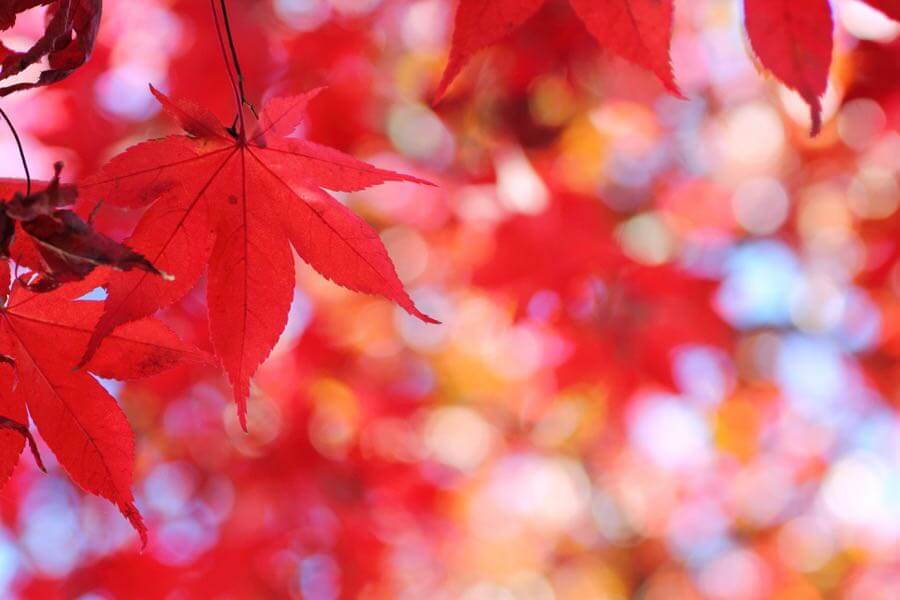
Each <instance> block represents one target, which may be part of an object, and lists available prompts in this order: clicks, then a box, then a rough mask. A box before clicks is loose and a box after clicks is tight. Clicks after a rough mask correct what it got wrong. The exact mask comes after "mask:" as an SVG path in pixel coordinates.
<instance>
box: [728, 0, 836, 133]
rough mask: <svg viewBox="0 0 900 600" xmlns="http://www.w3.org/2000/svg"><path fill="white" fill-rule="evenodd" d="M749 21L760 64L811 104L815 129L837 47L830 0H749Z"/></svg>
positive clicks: (746, 5)
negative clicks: (834, 51) (835, 46)
mask: <svg viewBox="0 0 900 600" xmlns="http://www.w3.org/2000/svg"><path fill="white" fill-rule="evenodd" d="M744 22H745V24H746V27H747V35H748V37H749V38H750V45H751V46H752V47H753V52H754V53H755V54H756V56H757V57H758V58H759V62H760V64H761V65H762V66H763V67H764V68H765V69H767V70H768V71H771V72H772V74H773V75H774V76H775V77H777V78H778V79H779V80H780V81H781V82H782V83H784V84H785V85H787V86H788V87H789V88H791V89H794V90H796V91H797V92H798V93H799V94H800V95H801V96H802V97H803V99H804V100H805V101H806V103H807V104H809V108H810V112H811V113H812V134H813V135H816V134H817V133H818V132H819V130H820V129H821V128H822V102H821V100H820V98H821V97H822V95H823V94H824V93H825V88H826V87H827V86H828V71H829V70H830V68H831V53H832V50H833V47H834V42H833V32H832V30H833V29H834V21H833V19H832V17H831V6H830V5H829V4H828V0H745V1H744Z"/></svg>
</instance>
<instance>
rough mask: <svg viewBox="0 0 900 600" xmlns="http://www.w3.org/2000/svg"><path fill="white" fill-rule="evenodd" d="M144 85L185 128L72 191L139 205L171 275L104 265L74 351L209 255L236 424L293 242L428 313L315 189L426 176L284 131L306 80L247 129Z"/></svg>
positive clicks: (288, 273) (282, 317)
mask: <svg viewBox="0 0 900 600" xmlns="http://www.w3.org/2000/svg"><path fill="white" fill-rule="evenodd" d="M151 90H152V91H153V93H154V95H156V97H157V99H158V100H159V101H160V102H161V103H162V105H163V107H164V108H165V110H166V111H167V112H168V113H169V115H170V116H172V117H173V118H175V119H176V120H177V121H178V122H179V123H180V125H181V126H182V128H183V129H184V130H185V131H186V132H187V134H188V135H186V136H170V137H166V138H162V139H158V140H153V141H149V142H145V143H142V144H138V145H136V146H133V147H132V148H130V149H128V150H127V151H125V152H124V153H123V154H121V155H119V156H118V157H116V158H114V159H113V160H112V161H110V163H109V164H107V165H106V167H104V169H103V170H102V171H101V172H100V173H99V174H97V175H95V176H94V177H92V178H90V179H88V180H87V181H85V182H84V183H83V184H82V186H81V189H82V192H83V193H85V194H86V195H87V196H89V197H92V198H101V197H102V198H106V199H107V200H108V201H109V202H112V203H113V204H117V205H119V206H125V207H138V206H146V205H151V206H150V208H149V210H147V212H146V213H145V215H144V216H143V218H142V220H141V222H140V223H139V224H138V226H137V229H136V230H135V233H134V235H133V236H132V237H131V238H130V240H129V246H130V247H132V248H134V249H135V250H136V251H138V252H140V253H141V254H142V255H144V256H146V257H148V258H149V259H150V261H151V262H153V264H155V265H157V267H158V268H160V269H162V270H164V271H166V272H167V273H171V274H172V275H174V277H175V280H174V281H173V282H164V281H163V280H161V279H160V278H158V277H145V276H144V274H139V273H116V274H114V275H113V276H112V277H111V278H110V281H109V285H108V290H109V296H108V298H107V300H106V308H105V311H104V314H103V317H102V318H101V319H100V321H99V322H98V324H97V329H96V331H95V333H94V335H93V336H92V338H91V340H90V344H89V345H88V347H87V350H86V353H85V358H84V360H88V359H89V358H90V357H91V356H93V354H94V353H95V352H96V351H97V349H98V347H99V346H100V343H101V342H102V340H103V339H104V338H105V337H106V336H107V335H109V333H110V332H111V331H113V329H115V328H116V327H118V326H119V325H121V324H123V323H128V322H130V321H133V320H135V319H140V318H142V317H145V316H148V315H150V314H152V313H153V312H155V311H156V310H158V309H159V308H161V307H163V306H166V305H168V304H171V303H173V302H175V301H177V300H179V299H180V298H182V297H183V296H184V295H185V294H187V292H188V291H189V290H190V289H191V288H192V287H193V286H194V283H195V282H196V281H197V279H198V278H199V277H200V274H201V272H202V271H203V267H204V266H205V265H206V263H207V262H209V282H208V303H209V316H210V333H211V337H212V341H213V346H214V348H215V351H216V354H217V355H218V357H219V358H220V359H221V362H222V364H223V366H224V367H225V370H226V371H227V373H228V376H229V379H230V381H231V384H232V387H233V388H234V395H235V400H236V402H237V405H238V414H239V416H240V420H241V424H242V426H244V428H245V429H246V412H247V409H246V400H247V396H248V395H249V381H250V378H251V377H252V376H253V374H254V373H255V372H256V370H257V368H258V367H259V365H260V364H261V363H262V362H263V361H264V360H265V359H266V357H267V356H268V355H269V352H270V351H271V350H272V347H273V346H274V345H275V342H276V341H277V340H278V338H279V336H280V335H281V332H282V331H283V329H284V327H285V325H286V323H287V316H288V310H289V308H290V304H291V298H292V295H293V288H294V270H293V257H292V256H291V251H290V245H291V244H293V246H294V248H296V250H297V252H298V253H299V254H300V256H302V257H303V259H304V260H305V261H306V262H308V263H309V264H310V265H311V266H312V267H313V268H315V269H316V270H317V271H318V272H319V273H321V274H322V275H324V276H325V277H327V278H328V279H331V280H333V281H334V282H335V283H338V284H340V285H342V286H344V287H347V288H350V289H352V290H356V291H360V292H366V293H370V294H380V295H382V296H384V297H386V298H388V299H390V300H393V301H394V302H396V303H397V304H399V305H400V306H401V307H403V308H404V309H405V310H407V311H408V312H409V313H410V314H412V315H415V316H416V317H419V318H420V319H422V320H424V321H429V322H434V321H433V319H431V318H429V317H427V316H426V315H424V314H422V313H421V312H419V310H418V309H417V308H416V307H415V305H414V304H413V302H412V300H411V299H410V297H409V295H408V294H407V293H406V291H405V290H404V289H403V285H402V284H401V282H400V279H399V278H398V277H397V273H396V271H395V270H394V265H393V263H392V262H391V259H390V257H389V256H388V254H387V251H386V250H385V248H384V245H383V244H382V243H381V240H380V239H379V237H378V234H377V233H376V232H375V230H374V229H373V228H372V227H371V226H369V225H368V224H367V223H366V222H365V221H363V220H362V219H360V218H359V217H357V216H356V215H355V214H353V212H351V211H350V210H349V209H348V208H346V207H345V206H344V205H342V204H341V203H340V202H338V201H337V200H335V199H334V198H333V197H331V196H330V195H329V194H327V193H326V192H325V191H323V190H322V188H328V189H332V190H339V191H346V192H350V191H356V190H361V189H364V188H367V187H370V186H373V185H377V184H380V183H384V182H386V181H412V182H417V183H427V182H424V181H422V180H419V179H416V178H415V177H410V176H407V175H401V174H398V173H393V172H390V171H384V170H381V169H377V168H375V167H373V166H372V165H369V164H367V163H364V162H361V161H358V160H356V159H354V158H352V157H350V156H348V155H345V154H343V153H341V152H338V151H337V150H334V149H332V148H327V147H324V146H319V145H317V144H314V143H312V142H308V141H305V140H301V139H296V138H287V137H286V136H287V135H289V134H290V133H291V132H292V131H293V130H294V129H295V128H296V127H297V126H298V124H299V123H300V121H301V118H302V116H303V114H304V111H305V108H306V105H307V103H308V102H309V101H310V100H311V99H312V98H313V97H315V95H316V93H317V91H313V92H310V93H307V94H304V95H300V96H295V97H289V98H277V99H274V100H273V101H271V102H270V103H269V104H268V105H267V106H266V107H265V109H264V110H263V111H262V113H261V114H260V120H259V124H258V126H257V127H256V129H255V130H254V131H253V133H251V134H249V135H247V134H246V133H245V132H244V131H243V130H242V131H240V132H237V131H235V130H234V128H226V127H225V126H224V125H222V124H221V123H220V122H219V121H218V120H217V119H216V118H215V117H214V116H213V115H212V114H211V113H210V112H209V111H207V110H205V109H203V108H202V107H199V106H197V105H195V104H192V103H190V102H187V101H181V100H175V101H173V100H171V99H169V98H168V97H166V96H165V95H163V94H161V93H159V92H158V91H156V90H155V89H153V88H151Z"/></svg>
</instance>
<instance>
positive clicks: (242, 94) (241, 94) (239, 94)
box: [210, 0, 258, 137]
mask: <svg viewBox="0 0 900 600" xmlns="http://www.w3.org/2000/svg"><path fill="white" fill-rule="evenodd" d="M210 2H211V3H212V5H213V15H214V17H215V21H216V33H217V34H218V37H219V46H220V48H221V50H222V55H223V57H226V51H225V42H224V41H223V36H222V28H221V26H220V25H219V19H218V15H217V14H216V13H217V11H216V7H215V0H210ZM219 6H220V7H221V9H222V22H223V23H225V36H226V37H227V38H228V49H229V51H230V53H231V63H229V62H228V58H227V57H226V58H225V63H226V66H227V68H228V78H229V79H230V80H231V86H232V87H233V88H234V91H235V97H236V98H237V100H238V114H237V116H236V117H235V124H234V125H232V129H234V128H235V126H236V125H237V123H238V122H240V124H241V130H240V132H239V133H240V137H243V136H244V132H245V125H244V106H247V107H249V108H250V112H251V114H253V116H254V117H258V115H257V114H256V108H255V107H254V106H253V104H252V103H251V102H250V101H249V100H248V99H247V92H246V90H245V89H244V72H243V71H242V70H241V61H240V59H238V53H237V48H236V47H235V45H234V34H233V33H232V31H231V21H230V19H229V18H228V5H227V4H226V2H225V0H219ZM232 65H233V66H234V71H233V72H232Z"/></svg>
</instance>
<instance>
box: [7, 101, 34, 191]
mask: <svg viewBox="0 0 900 600" xmlns="http://www.w3.org/2000/svg"><path fill="white" fill-rule="evenodd" d="M0 116H2V117H3V120H4V121H6V124H7V125H8V126H9V130H10V131H11V132H12V134H13V137H14V138H15V139H16V147H17V148H18V149H19V158H21V159H22V167H23V168H24V169H25V196H26V197H27V196H30V195H31V172H30V171H29V170H28V161H27V160H26V159H25V149H24V148H23V147H22V140H21V139H19V132H17V131H16V128H15V126H14V125H13V122H12V121H11V120H10V118H9V116H8V115H7V114H6V112H5V111H4V110H3V109H2V108H0Z"/></svg>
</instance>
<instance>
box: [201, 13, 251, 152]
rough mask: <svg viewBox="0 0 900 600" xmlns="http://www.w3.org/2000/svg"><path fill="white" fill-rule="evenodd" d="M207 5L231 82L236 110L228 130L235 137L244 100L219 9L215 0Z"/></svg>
mask: <svg viewBox="0 0 900 600" xmlns="http://www.w3.org/2000/svg"><path fill="white" fill-rule="evenodd" d="M209 6H210V8H211V9H212V13H213V23H215V25H216V38H217V39H218V41H219V50H220V51H221V53H222V60H223V61H225V72H226V73H227V74H228V81H230V82H231V90H232V92H233V93H234V104H235V107H236V108H237V112H236V113H235V115H234V122H232V124H231V128H230V129H229V130H228V131H229V132H231V133H232V134H233V135H234V136H235V137H237V132H236V130H235V128H236V127H237V124H238V120H239V119H241V117H242V115H243V110H242V109H243V105H244V101H243V98H242V96H241V91H240V88H239V87H238V83H237V80H236V79H235V77H234V71H233V70H232V68H231V61H230V60H229V59H228V50H227V49H226V48H225V36H224V35H223V34H222V26H221V25H220V24H219V9H218V8H217V7H216V0H209Z"/></svg>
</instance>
